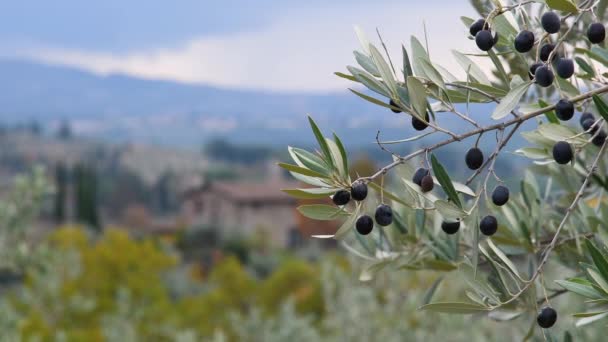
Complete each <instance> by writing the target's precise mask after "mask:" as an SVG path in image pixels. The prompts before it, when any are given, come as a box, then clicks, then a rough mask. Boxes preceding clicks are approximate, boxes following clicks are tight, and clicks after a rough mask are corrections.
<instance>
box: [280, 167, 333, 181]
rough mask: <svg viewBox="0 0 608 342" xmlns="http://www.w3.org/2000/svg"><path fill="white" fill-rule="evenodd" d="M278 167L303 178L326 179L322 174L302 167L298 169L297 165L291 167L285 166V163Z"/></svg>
mask: <svg viewBox="0 0 608 342" xmlns="http://www.w3.org/2000/svg"><path fill="white" fill-rule="evenodd" d="M278 165H279V166H280V167H282V168H283V169H285V170H289V171H291V172H295V173H299V174H301V175H305V176H310V177H317V178H328V177H327V176H326V175H324V174H322V173H318V172H316V171H313V170H310V169H307V168H304V167H300V166H297V165H292V164H286V163H279V164H278Z"/></svg>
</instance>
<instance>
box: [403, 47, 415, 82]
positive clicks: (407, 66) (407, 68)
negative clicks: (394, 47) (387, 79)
mask: <svg viewBox="0 0 608 342" xmlns="http://www.w3.org/2000/svg"><path fill="white" fill-rule="evenodd" d="M401 51H402V53H403V79H404V80H407V78H408V77H409V76H414V72H413V71H412V64H411V63H410V56H409V55H408V54H407V50H406V49H405V46H403V45H401Z"/></svg>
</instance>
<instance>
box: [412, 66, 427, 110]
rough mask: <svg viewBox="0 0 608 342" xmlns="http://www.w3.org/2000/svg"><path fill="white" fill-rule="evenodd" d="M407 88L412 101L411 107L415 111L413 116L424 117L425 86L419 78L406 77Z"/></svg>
mask: <svg viewBox="0 0 608 342" xmlns="http://www.w3.org/2000/svg"><path fill="white" fill-rule="evenodd" d="M407 90H408V94H409V97H410V101H411V103H412V109H413V110H414V112H415V116H417V117H418V118H419V119H423V118H425V117H426V104H427V100H426V88H424V85H423V84H422V82H420V80H418V79H417V78H415V77H412V76H410V77H408V78H407Z"/></svg>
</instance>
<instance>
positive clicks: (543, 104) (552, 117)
mask: <svg viewBox="0 0 608 342" xmlns="http://www.w3.org/2000/svg"><path fill="white" fill-rule="evenodd" d="M538 106H539V108H545V107H548V106H549V104H548V103H547V102H545V101H544V100H543V99H538ZM545 116H546V117H547V120H548V121H549V122H550V123H554V124H558V125H559V119H558V118H557V115H556V114H555V111H554V110H550V111H548V112H545Z"/></svg>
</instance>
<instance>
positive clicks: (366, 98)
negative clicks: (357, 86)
mask: <svg viewBox="0 0 608 342" xmlns="http://www.w3.org/2000/svg"><path fill="white" fill-rule="evenodd" d="M348 90H350V91H351V92H353V93H354V94H355V95H357V96H359V97H360V98H362V99H364V100H366V101H369V102H371V103H373V104H375V105H378V106H380V107H384V108H388V109H398V110H402V108H397V107H393V106H391V105H389V104H388V103H385V102H382V101H380V100H378V99H376V98H374V97H371V96H368V95H365V94H363V93H360V92H358V91H356V90H354V89H352V88H348Z"/></svg>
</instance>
